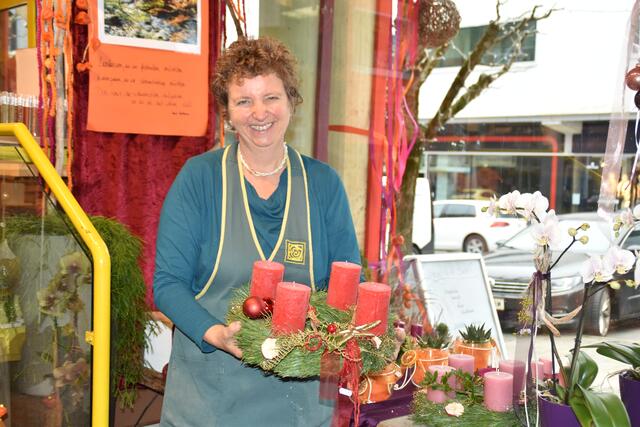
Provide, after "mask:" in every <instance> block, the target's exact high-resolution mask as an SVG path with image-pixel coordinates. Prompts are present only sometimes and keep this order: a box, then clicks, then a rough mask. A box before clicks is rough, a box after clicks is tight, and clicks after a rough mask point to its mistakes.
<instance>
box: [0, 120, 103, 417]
mask: <svg viewBox="0 0 640 427" xmlns="http://www.w3.org/2000/svg"><path fill="white" fill-rule="evenodd" d="M0 136H14V137H15V138H16V139H17V140H18V142H19V143H20V145H21V146H22V148H23V149H24V150H25V151H26V153H27V155H28V156H29V158H30V159H31V162H32V163H33V164H34V165H35V166H36V167H37V168H38V171H39V172H40V176H41V177H42V178H43V179H44V180H45V182H46V183H47V185H48V186H49V188H50V189H51V191H52V192H53V194H54V195H55V197H56V200H57V201H58V202H59V203H60V206H62V209H64V211H65V212H66V214H67V215H68V216H69V219H70V220H71V222H72V223H73V226H74V227H75V228H76V230H77V231H78V233H79V234H80V237H81V238H82V240H83V241H84V242H85V244H86V245H87V247H88V248H89V250H90V251H91V256H92V258H93V327H94V330H93V331H90V332H87V334H86V340H87V342H89V343H90V344H92V345H93V347H94V348H93V384H92V390H93V394H92V402H91V404H92V408H91V425H92V426H93V427H102V426H105V427H106V426H108V425H109V354H110V348H109V346H110V341H109V339H110V333H111V259H110V258H109V251H108V249H107V246H106V245H105V243H104V241H103V240H102V238H101V237H100V235H99V234H98V232H97V231H96V229H95V228H94V226H93V224H92V223H91V221H90V220H89V218H88V217H87V215H86V214H85V213H84V211H83V210H82V208H81V207H80V205H79V204H78V202H77V200H76V199H75V198H74V197H73V195H72V194H71V191H69V188H68V187H67V185H66V184H65V183H64V181H62V178H60V175H58V173H57V172H56V170H55V169H54V167H53V165H52V164H51V162H49V159H48V158H47V156H45V154H44V152H43V151H42V149H40V146H39V145H38V143H37V142H36V141H35V139H34V138H33V136H32V135H31V133H30V132H29V130H28V129H27V127H26V126H25V125H24V124H22V123H0Z"/></svg>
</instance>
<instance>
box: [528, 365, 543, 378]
mask: <svg viewBox="0 0 640 427" xmlns="http://www.w3.org/2000/svg"><path fill="white" fill-rule="evenodd" d="M529 376H530V377H531V378H537V379H538V380H539V381H542V380H544V365H543V364H542V362H540V361H538V362H536V361H535V360H532V361H531V373H530V375H529Z"/></svg>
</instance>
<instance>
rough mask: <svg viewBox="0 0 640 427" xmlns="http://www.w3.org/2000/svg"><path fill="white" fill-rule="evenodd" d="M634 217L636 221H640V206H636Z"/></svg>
mask: <svg viewBox="0 0 640 427" xmlns="http://www.w3.org/2000/svg"><path fill="white" fill-rule="evenodd" d="M633 217H634V218H635V219H640V204H638V205H635V206H634V208H633Z"/></svg>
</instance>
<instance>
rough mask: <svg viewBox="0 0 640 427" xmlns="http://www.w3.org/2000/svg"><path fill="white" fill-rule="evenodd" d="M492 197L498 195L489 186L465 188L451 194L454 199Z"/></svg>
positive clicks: (483, 198) (486, 198)
mask: <svg viewBox="0 0 640 427" xmlns="http://www.w3.org/2000/svg"><path fill="white" fill-rule="evenodd" d="M492 197H497V194H496V192H495V191H493V190H489V189H488V188H463V189H462V190H461V191H459V192H458V193H456V194H454V195H453V196H451V198H452V199H456V200H457V199H472V200H490V199H491V198H492Z"/></svg>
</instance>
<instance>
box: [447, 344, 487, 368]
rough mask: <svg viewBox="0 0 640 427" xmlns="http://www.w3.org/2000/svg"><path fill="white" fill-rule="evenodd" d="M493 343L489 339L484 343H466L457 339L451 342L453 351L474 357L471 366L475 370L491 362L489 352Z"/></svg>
mask: <svg viewBox="0 0 640 427" xmlns="http://www.w3.org/2000/svg"><path fill="white" fill-rule="evenodd" d="M494 347H495V344H494V343H493V342H491V341H487V342H484V343H468V342H465V341H462V340H460V339H457V340H456V341H455V342H454V344H453V352H454V353H457V354H468V355H469V356H473V357H474V359H475V360H474V363H473V368H474V370H475V371H476V372H478V370H479V369H484V368H488V367H489V365H490V363H491V354H492V353H493V352H494V351H495V350H494Z"/></svg>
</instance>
